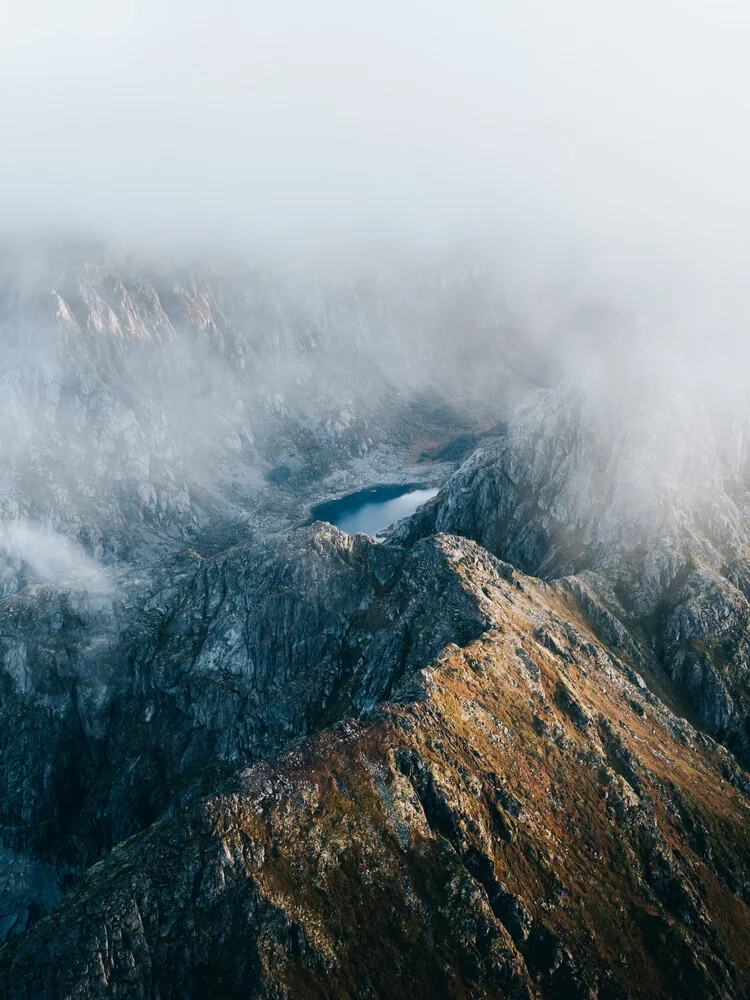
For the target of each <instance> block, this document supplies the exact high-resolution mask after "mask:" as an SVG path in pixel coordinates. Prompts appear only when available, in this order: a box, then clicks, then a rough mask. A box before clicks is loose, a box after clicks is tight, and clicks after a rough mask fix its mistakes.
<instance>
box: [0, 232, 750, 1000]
mask: <svg viewBox="0 0 750 1000" xmlns="http://www.w3.org/2000/svg"><path fill="white" fill-rule="evenodd" d="M37 258H38V259H37V270H36V271H35V272H33V273H32V270H30V267H29V262H28V260H26V261H24V262H23V266H21V263H19V259H18V255H17V254H15V255H11V256H10V257H8V254H7V253H6V255H5V258H4V262H3V265H2V268H0V272H1V274H2V282H1V283H2V294H0V335H2V339H3V343H4V344H5V346H7V349H8V350H7V355H6V357H5V359H4V361H3V366H2V369H1V370H0V384H1V385H2V387H3V394H2V403H1V404H0V405H2V407H4V409H3V411H2V413H1V414H0V425H1V426H2V428H3V429H4V431H5V432H7V433H5V434H4V436H3V441H2V446H1V447H0V473H1V474H2V484H1V485H2V491H1V496H0V515H1V517H0V549H2V552H3V553H4V555H3V560H2V562H1V563H0V587H1V588H2V596H1V597H0V692H1V694H2V697H1V698H0V943H1V942H4V945H3V947H2V948H0V996H7V997H9V998H11V997H13V998H15V997H21V996H23V997H66V998H67V997H116V996H128V997H152V998H157V997H158V998H162V1000H165V998H167V997H202V996H209V995H211V996H214V995H217V994H218V995H222V996H249V997H258V998H271V997H273V998H289V1000H296V998H298V997H305V998H306V997H316V996H319V997H332V998H334V997H335V998H339V997H341V998H343V997H352V996H357V997H360V996H362V997H368V996H370V997H398V996H403V997H409V998H413V997H425V998H427V997H430V998H432V997H450V998H470V997H471V998H483V997H487V998H489V997H493V998H494V997H506V996H508V997H518V998H527V1000H531V998H535V1000H560V998H562V1000H566V998H571V1000H594V998H600V1000H625V998H630V997H634V998H635V997H638V998H640V997H654V998H667V997H669V998H675V1000H677V998H680V1000H684V998H695V1000H704V998H705V1000H708V998H714V997H724V998H732V1000H733V998H738V1000H739V998H744V997H746V996H747V995H748V993H749V992H750V982H749V980H750V910H749V909H748V906H749V904H750V840H749V839H748V837H747V826H748V809H750V777H748V775H747V774H746V772H745V770H744V767H746V766H747V764H748V763H749V762H750V743H749V741H748V737H749V736H750V721H749V720H750V698H749V697H748V693H747V692H748V671H749V670H750V647H749V646H748V639H747V623H748V620H749V616H748V612H750V604H749V603H748V602H749V601H750V564H748V555H747V553H748V551H750V550H748V542H750V535H749V528H750V525H749V524H748V515H747V512H748V510H750V503H748V501H749V500H750V496H748V490H747V440H748V438H747V433H746V423H745V422H744V420H743V419H742V416H741V415H742V413H743V410H742V408H741V407H738V406H736V405H734V404H732V405H729V401H728V400H726V399H722V405H721V406H719V405H718V404H717V403H716V399H715V397H711V396H710V395H709V396H704V395H702V394H701V393H700V392H699V391H698V390H697V389H696V387H695V386H694V385H693V384H692V383H691V382H690V380H689V379H688V378H687V376H683V375H681V374H680V371H679V366H674V365H672V366H670V368H669V374H670V377H669V379H667V380H666V381H665V379H664V377H663V370H662V369H660V368H658V367H654V368H653V369H650V368H649V367H648V366H646V367H645V368H644V366H643V365H642V364H641V361H642V358H641V357H640V356H639V360H638V363H637V364H632V363H630V364H628V363H627V361H626V360H623V359H622V358H616V359H615V361H616V374H617V377H616V378H613V376H612V371H611V369H610V370H607V369H606V367H602V368H601V369H600V370H598V371H595V372H593V373H592V372H589V373H588V374H587V376H586V378H585V379H584V380H583V381H581V380H579V382H578V383H577V384H578V386H579V387H578V388H576V383H571V384H568V385H564V386H562V387H560V388H558V389H556V390H550V391H546V392H542V393H541V394H537V395H535V396H533V397H530V398H529V399H528V400H527V401H526V402H524V403H523V404H522V405H521V407H520V408H519V409H518V410H517V412H516V414H515V416H514V417H513V419H512V420H511V422H510V424H509V426H508V427H507V433H505V431H506V428H505V427H504V426H503V427H502V428H498V429H497V430H498V435H499V437H500V438H501V440H499V441H496V443H495V444H494V445H492V444H491V445H490V446H489V447H486V448H483V449H481V450H480V451H478V452H476V453H475V454H474V455H473V456H472V457H471V458H470V459H469V460H468V461H467V462H466V463H465V464H464V465H463V466H462V467H461V468H460V469H458V471H456V472H455V474H454V475H453V476H452V477H451V478H450V480H449V481H448V482H447V483H446V485H445V486H444V488H443V489H442V490H441V492H440V493H439V494H438V496H437V497H436V498H435V500H434V501H432V502H430V503H429V504H428V505H426V506H425V507H424V508H423V509H422V510H421V511H418V512H417V514H415V515H414V516H413V517H412V518H410V519H408V520H407V521H405V522H402V523H401V524H399V525H398V526H396V527H395V529H394V530H393V531H392V532H391V535H390V537H389V538H388V540H387V541H386V542H385V543H384V544H376V543H375V542H374V541H372V540H371V539H369V538H367V537H366V536H357V537H351V536H349V535H346V534H344V533H342V532H340V531H338V530H337V529H335V528H333V527H331V526H330V525H325V524H315V525H312V526H311V527H305V528H297V529H295V530H291V527H290V526H291V524H292V523H294V522H295V521H296V520H297V519H298V516H299V514H300V513H301V508H303V507H304V505H305V504H306V502H307V500H308V499H309V498H310V497H311V496H315V495H318V496H320V495H325V494H326V492H327V491H332V490H334V489H335V488H341V486H342V485H345V484H356V483H357V481H358V477H366V478H370V477H372V475H373V470H375V469H378V470H385V474H386V475H387V476H398V475H403V472H401V471H400V469H401V465H402V464H403V462H404V461H405V460H406V457H407V454H408V453H409V450H410V449H411V455H412V458H414V457H415V455H416V454H417V453H418V452H419V451H420V450H421V452H422V453H423V454H424V455H426V456H428V457H431V458H434V457H436V456H438V457H439V456H440V455H441V454H442V455H444V456H448V458H446V461H448V462H449V463H455V461H456V460H457V458H458V457H459V456H460V454H461V452H462V450H463V449H464V448H465V447H466V446H467V443H468V444H470V443H471V441H472V440H475V439H476V435H477V433H478V431H480V430H481V429H482V427H484V426H486V425H487V424H489V423H490V421H491V420H495V419H498V418H502V417H503V416H504V415H505V414H506V413H507V410H508V408H509V406H510V401H511V399H512V397H513V396H514V394H516V393H520V392H522V391H523V389H524V387H528V385H529V384H530V383H531V382H535V381H536V382H538V381H541V380H542V373H543V371H544V368H545V365H544V364H543V362H542V360H541V358H540V356H539V350H538V348H539V344H538V343H537V344H535V343H534V342H533V338H531V339H529V338H528V337H526V336H525V335H524V336H523V337H522V336H520V334H518V331H517V330H515V329H514V326H513V322H512V317H510V315H509V313H508V311H507V309H505V308H504V307H503V305H502V303H501V302H500V301H499V298H498V296H496V295H495V294H494V293H493V294H491V293H490V290H489V289H488V286H487V284H486V282H484V280H483V276H482V274H481V271H479V270H473V269H469V270H467V269H465V268H461V267H459V268H457V269H453V270H450V269H449V270H448V271H445V270H444V271H442V272H440V271H430V272H429V273H425V272H424V271H422V272H419V273H416V272H415V273H411V274H410V275H407V276H406V277H404V275H403V274H402V275H401V276H400V277H399V278H398V280H396V279H395V277H394V276H393V275H390V276H387V275H382V274H381V275H378V276H377V277H375V278H368V279H366V280H364V279H363V280H360V281H358V282H331V281H330V280H329V281H322V280H317V279H316V280H314V281H313V280H311V279H304V280H303V279H298V278H294V279H293V278H292V277H290V276H289V275H287V276H286V277H285V278H283V279H282V278H280V277H279V276H274V277H273V278H271V277H269V276H268V275H267V274H265V273H262V272H255V271H250V270H248V269H247V268H242V267H233V268H227V267H224V268H222V269H216V268H205V267H198V268H183V269H175V268H170V269H164V268H163V267H156V266H148V267H147V266H146V265H144V264H143V262H140V263H136V262H134V261H133V260H132V259H129V258H127V256H126V255H122V254H121V253H119V252H118V253H117V254H113V253H112V252H111V251H101V248H100V251H99V256H98V257H97V256H96V254H94V253H93V252H92V249H91V248H90V247H86V248H82V249H79V250H77V251H75V252H73V251H71V248H70V247H69V246H68V247H66V248H65V250H64V253H62V255H61V251H60V249H59V248H56V247H52V248H49V247H48V248H47V249H46V250H45V251H44V253H41V254H39V252H38V248H37ZM457 331H459V332H460V336H458V337H457V336H456V332H457ZM472 351H475V352H476V351H478V352H479V354H478V356H479V357H481V359H482V366H477V365H476V364H474V363H471V364H470V363H469V362H470V361H471V358H468V357H466V356H464V355H465V354H466V353H467V352H468V353H471V352H472ZM610 362H611V358H610ZM479 367H482V368H483V369H484V370H485V371H486V379H484V376H482V377H479V376H478V371H477V370H478V368H479ZM483 379H484V380H483ZM490 381H491V382H492V384H493V391H494V394H495V395H494V397H493V396H492V394H491V393H490V392H489V390H488V382H490ZM581 386H583V388H581ZM482 398H487V399H490V401H489V402H487V403H485V404H480V403H478V402H477V400H481V399H482ZM472 407H473V408H474V409H475V410H477V411H478V412H475V413H474V415H473V416H472V415H471V409H472ZM472 421H473V423H472ZM450 438H452V440H449V441H448V444H447V445H446V444H445V440H446V439H450ZM486 440H488V441H491V440H492V439H491V438H487V439H486ZM446 448H447V450H446ZM334 466H337V467H339V469H340V472H339V473H333V472H331V471H330V470H331V469H332V468H333V467H334ZM453 467H455V465H454V466H453ZM379 478H380V474H379ZM239 539H241V540H239ZM238 540H239V541H238Z"/></svg>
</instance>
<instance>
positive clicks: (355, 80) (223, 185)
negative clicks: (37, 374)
mask: <svg viewBox="0 0 750 1000" xmlns="http://www.w3.org/2000/svg"><path fill="white" fill-rule="evenodd" d="M6 8H7V9H6V10H5V11H4V30H3V35H2V39H0V83H2V86H3V89H4V91H5V92H6V94H9V95H12V99H10V100H6V101H4V102H3V107H2V109H0V129H1V130H2V136H3V143H2V146H3V152H2V154H0V211H1V212H2V218H3V220H4V222H3V225H4V226H5V227H6V228H7V229H8V230H12V231H14V232H28V231H34V232H39V231H43V232H49V231H58V232H59V231H70V230H72V231H75V232H84V231H85V232H91V233H95V234H97V235H107V236H112V235H115V236H119V237H122V238H125V239H127V240H135V241H139V242H146V241H152V242H156V243H172V244H175V243H178V242H183V243H187V244H189V245H191V246H194V247H196V246H200V247H205V246H206V245H207V244H208V243H209V242H213V243H217V244H220V245H222V246H227V245H231V246H236V247H241V248H248V247H249V248H252V249H257V250H261V251H265V250H270V249H271V248H273V249H275V250H277V251H285V252H290V251H291V250H293V249H297V250H299V249H305V250H308V251H309V250H311V249H313V248H315V249H316V250H319V248H320V247H321V246H334V247H340V246H342V245H349V244H352V243H366V242H367V241H371V240H373V239H385V240H395V241H400V242H402V243H412V244H415V245H417V246H426V245H428V246H431V245H434V244H435V243H436V242H442V243H446V244H447V243H450V242H451V241H456V240H465V239H467V238H468V239H472V240H475V241H479V240H482V241H484V242H486V243H490V244H502V245H504V246H510V247H513V246H515V245H517V244H519V243H521V244H524V245H526V246H527V247H531V248H533V249H532V251H531V256H532V257H533V256H537V257H543V256H545V255H549V253H550V251H551V250H553V252H554V253H555V254H557V255H559V256H560V257H561V258H562V257H565V258H566V259H568V260H569V259H570V258H571V256H575V257H576V259H579V260H585V262H586V266H587V267H589V268H592V269H593V270H594V271H597V272H599V273H601V274H603V275H606V276H608V278H609V279H610V280H621V279H622V278H623V277H626V276H628V277H631V278H632V277H633V276H635V275H637V276H638V277H640V278H643V276H644V275H649V274H652V273H653V269H654V268H656V267H658V268H659V269H660V270H661V271H662V272H664V273H667V272H670V273H676V274H677V275H679V276H681V275H685V274H689V275H690V278H691V279H693V278H694V277H695V276H696V274H697V273H700V274H702V275H703V276H704V278H705V279H706V280H707V281H708V280H709V279H710V280H711V281H714V282H716V281H718V280H721V281H724V280H726V279H727V277H728V269H729V270H731V272H732V275H733V276H734V278H735V279H736V278H737V277H738V276H741V275H742V274H743V271H744V267H745V265H746V263H747V255H748V237H747V233H748V231H749V228H750V227H748V222H750V195H748V190H747V184H746V176H747V173H748V167H749V166H750V163H749V162H748V161H749V159H750V150H749V149H748V143H747V141H746V140H745V138H744V137H743V134H742V133H743V123H744V120H745V118H746V115H747V111H748V102H749V101H750V97H749V96H748V95H750V86H748V84H749V83H750V79H749V77H750V69H748V65H749V63H748V59H747V55H748V51H749V48H750V25H749V24H748V14H747V10H746V7H745V6H744V5H742V4H740V3H739V2H733V0H720V2H718V3H713V4H708V3H703V2H690V3H677V2H675V0H668V2H664V3H661V4H659V5H658V6H657V7H654V5H652V4H649V3H646V2H645V0H636V2H635V3H620V2H607V3H604V4H601V3H595V2H593V0H574V2H573V3H570V4H566V5H564V6H563V7H561V6H560V5H558V4H554V3H552V2H547V0H543V2H534V3H521V2H514V0H511V2H508V3H503V4H492V3H486V2H477V0H470V2H468V3H466V4H461V5H454V4H447V3H438V4H427V3H421V2H414V0H408V2H407V3H395V2H386V3H384V4H380V5H378V7H377V8H372V9H371V10H364V9H355V8H352V6H351V5H349V4H345V3H344V2H343V0H324V2H322V3H318V4H314V5H309V4H304V3H301V2H299V0H282V2H281V3H279V4H275V5H272V6H269V5H267V4H257V3H250V4H240V3H235V2H221V3H218V4H217V3H212V4H208V3H205V2H202V0H188V2H186V3H184V4H181V5H180V6H179V8H176V7H175V5H174V4H172V3H167V2H164V0H157V2H156V3H149V4H146V3H145V2H142V0H128V2H123V3H120V4H118V5H116V7H115V8H108V7H102V6H101V5H98V4H95V3H93V2H84V0H74V2H72V3H68V4H65V5H64V7H63V6H61V5H59V4H54V3H52V2H51V0H32V2H30V3H29V4H27V5H25V6H24V7H23V8H22V9H19V8H18V7H17V6H14V7H11V6H10V5H6Z"/></svg>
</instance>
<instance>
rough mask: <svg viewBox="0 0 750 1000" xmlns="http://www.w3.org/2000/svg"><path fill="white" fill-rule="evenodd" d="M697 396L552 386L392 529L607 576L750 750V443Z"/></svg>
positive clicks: (677, 682)
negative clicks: (628, 396) (464, 540)
mask: <svg viewBox="0 0 750 1000" xmlns="http://www.w3.org/2000/svg"><path fill="white" fill-rule="evenodd" d="M700 399H701V397H700V393H699V392H698V391H697V390H696V391H695V392H694V393H692V395H691V394H689V393H687V392H684V393H683V394H682V395H680V394H679V393H677V392H675V394H674V395H673V397H671V398H667V399H666V400H665V399H663V398H661V397H658V398H657V396H656V389H654V390H653V391H652V392H651V393H649V394H647V395H645V396H644V397H643V399H642V400H641V402H640V404H639V403H638V402H633V403H632V404H631V407H630V409H629V410H625V409H624V408H623V404H622V401H621V400H620V399H618V398H617V396H616V395H615V396H614V397H613V398H606V399H604V398H603V394H598V393H596V392H594V391H592V389H591V387H587V390H586V392H585V393H583V392H582V391H581V390H577V389H575V388H573V387H571V386H569V387H563V388H560V389H557V390H554V391H549V392H545V393H542V394H541V395H538V396H537V397H535V398H534V399H532V400H530V401H529V402H528V403H526V404H524V405H523V406H522V407H521V408H520V409H519V411H518V413H517V414H516V417H515V418H514V420H513V421H512V422H511V424H510V428H509V431H508V435H507V437H506V439H505V440H504V441H503V442H501V443H500V445H499V446H497V447H496V448H495V449H494V450H491V451H486V450H484V451H483V450H479V451H477V452H475V453H474V455H472V457H471V458H470V459H469V460H468V461H466V462H465V463H464V465H463V466H462V467H461V468H460V469H459V470H458V472H456V473H455V475H454V476H453V477H452V478H451V480H450V481H449V482H448V483H447V484H446V486H445V487H444V489H443V490H442V491H441V493H440V494H439V495H438V496H437V497H436V498H435V500H434V501H433V502H432V503H431V504H429V505H427V506H426V507H425V509H424V510H422V511H421V512H420V513H419V514H418V515H417V516H415V518H414V519H412V520H411V521H409V522H406V523H404V524H402V525H400V526H399V527H398V528H397V530H396V533H395V534H396V537H398V538H400V539H401V540H409V539H414V538H416V537H420V536H423V535H429V534H430V533H432V532H434V531H450V532H455V533H458V534H461V535H465V536H467V537H469V538H473V539H475V540H477V541H479V542H481V543H482V544H483V545H484V546H486V547H487V548H488V549H489V550H490V551H491V552H494V553H495V554H496V555H498V556H500V557H501V558H503V559H507V560H509V561H511V562H512V563H513V564H514V565H516V566H518V567H519V568H522V569H524V570H525V571H527V572H531V573H534V574H537V575H540V576H543V577H545V578H547V579H554V578H557V577H560V576H564V575H566V574H576V573H581V572H583V571H594V572H595V573H596V574H598V576H599V577H600V580H601V582H600V583H599V584H595V589H596V588H597V587H598V589H599V592H600V593H602V594H604V593H605V592H609V593H610V596H614V594H616V595H617V597H616V603H617V604H618V607H619V611H618V612H617V614H618V615H619V616H620V618H621V620H622V623H623V625H624V626H626V627H627V628H628V629H629V630H631V631H633V632H634V633H635V634H636V635H637V636H638V639H637V640H636V641H637V643H640V644H641V645H644V644H645V645H647V646H648V648H649V649H650V651H651V652H652V653H653V654H654V656H655V657H656V660H657V661H658V664H659V666H658V669H659V672H660V673H661V675H662V678H663V679H664V680H665V681H666V682H667V683H668V684H669V685H673V686H674V694H675V697H677V698H678V699H681V700H682V701H683V702H684V703H685V705H686V706H688V707H689V710H690V711H692V712H693V713H694V715H695V717H696V718H697V719H699V720H700V722H701V724H702V725H703V726H705V727H706V729H707V730H708V731H709V732H710V733H712V734H713V735H714V736H716V737H718V738H720V739H721V740H723V741H724V742H726V743H728V745H730V746H732V747H733V748H734V749H735V750H736V751H737V752H739V753H740V754H741V755H742V756H743V759H745V760H748V759H750V744H749V743H748V728H747V727H748V722H749V720H750V715H749V710H750V705H749V704H748V696H747V692H748V688H749V686H750V659H749V658H748V648H747V637H746V632H747V628H746V624H747V621H748V617H747V611H748V594H749V593H750V590H749V589H748V583H749V582H750V563H749V562H748V555H747V553H748V543H749V542H750V521H749V520H748V516H747V511H748V510H749V509H750V492H748V485H747V478H746V470H747V450H748V441H749V440H750V438H749V437H748V434H747V429H746V427H745V426H743V425H742V423H740V422H739V421H737V420H736V419H735V421H734V425H731V424H730V426H729V430H728V428H727V419H728V418H726V415H725V414H718V415H717V414H716V413H715V412H712V411H711V410H710V409H709V408H708V407H703V408H701V406H700ZM657 404H658V405H657ZM727 442H729V444H727ZM610 603H611V600H610Z"/></svg>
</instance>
